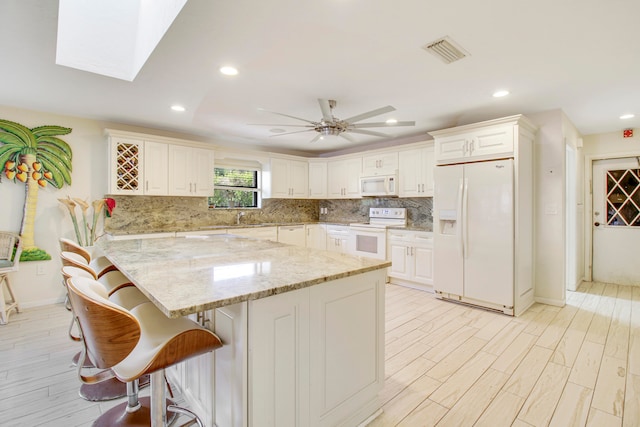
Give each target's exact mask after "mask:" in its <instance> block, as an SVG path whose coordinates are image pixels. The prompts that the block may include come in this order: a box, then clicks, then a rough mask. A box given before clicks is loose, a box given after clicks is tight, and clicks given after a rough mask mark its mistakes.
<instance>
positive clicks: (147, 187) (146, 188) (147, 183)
mask: <svg viewBox="0 0 640 427" xmlns="http://www.w3.org/2000/svg"><path fill="white" fill-rule="evenodd" d="M145 190H147V191H149V181H147V182H146V183H145Z"/></svg>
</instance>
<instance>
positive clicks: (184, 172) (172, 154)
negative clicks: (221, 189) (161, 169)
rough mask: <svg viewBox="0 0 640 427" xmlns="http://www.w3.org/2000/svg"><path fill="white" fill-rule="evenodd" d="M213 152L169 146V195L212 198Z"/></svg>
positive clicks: (181, 146)
mask: <svg viewBox="0 0 640 427" xmlns="http://www.w3.org/2000/svg"><path fill="white" fill-rule="evenodd" d="M213 173H214V154H213V150H207V149H204V148H197V147H189V146H185V145H169V170H168V174H169V195H170V196H203V197H207V196H212V195H213Z"/></svg>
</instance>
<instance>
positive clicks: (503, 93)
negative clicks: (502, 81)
mask: <svg viewBox="0 0 640 427" xmlns="http://www.w3.org/2000/svg"><path fill="white" fill-rule="evenodd" d="M507 95H509V91H508V90H498V91H495V92H494V93H493V97H494V98H502V97H503V96H507Z"/></svg>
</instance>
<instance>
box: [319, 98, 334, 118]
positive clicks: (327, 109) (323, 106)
mask: <svg viewBox="0 0 640 427" xmlns="http://www.w3.org/2000/svg"><path fill="white" fill-rule="evenodd" d="M318 104H320V111H322V118H323V119H324V121H325V122H328V123H330V122H332V121H333V114H331V106H330V105H329V100H328V99H320V98H318Z"/></svg>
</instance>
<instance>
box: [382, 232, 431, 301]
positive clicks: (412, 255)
mask: <svg viewBox="0 0 640 427" xmlns="http://www.w3.org/2000/svg"><path fill="white" fill-rule="evenodd" d="M387 254H389V256H390V257H391V263H392V264H391V267H389V271H388V275H389V282H390V283H394V284H398V285H405V286H410V287H413V288H418V289H424V290H428V291H433V233H430V232H426V231H412V230H388V231H387Z"/></svg>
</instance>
